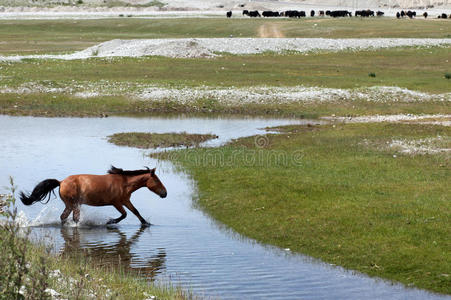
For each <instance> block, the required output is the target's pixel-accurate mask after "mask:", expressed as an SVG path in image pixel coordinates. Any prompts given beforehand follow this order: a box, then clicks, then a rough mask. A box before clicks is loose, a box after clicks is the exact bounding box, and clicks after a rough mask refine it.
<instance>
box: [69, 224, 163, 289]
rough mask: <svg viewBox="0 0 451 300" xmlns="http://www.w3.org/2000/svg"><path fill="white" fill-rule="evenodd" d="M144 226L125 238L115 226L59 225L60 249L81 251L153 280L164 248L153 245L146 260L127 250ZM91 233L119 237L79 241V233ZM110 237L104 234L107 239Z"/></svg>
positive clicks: (71, 254) (101, 262)
mask: <svg viewBox="0 0 451 300" xmlns="http://www.w3.org/2000/svg"><path fill="white" fill-rule="evenodd" d="M145 230H146V228H145V227H141V228H139V229H138V230H137V231H136V233H135V234H134V235H133V236H132V237H131V238H127V235H126V234H125V233H123V232H122V231H120V230H119V229H118V228H101V229H84V228H77V227H65V226H63V227H62V228H61V235H62V237H63V238H64V247H63V249H62V250H61V254H62V255H63V256H66V257H75V256H77V255H83V257H88V258H89V259H90V260H91V261H92V263H94V264H95V265H99V266H115V267H120V268H122V270H125V271H130V272H133V273H137V274H139V275H141V276H144V277H146V278H148V279H149V280H154V279H155V276H156V275H158V274H159V273H161V272H162V271H164V269H165V262H166V251H165V249H162V248H157V249H155V250H156V252H157V253H156V254H155V255H153V256H151V257H150V258H149V259H147V260H146V261H142V260H139V261H137V260H138V259H137V255H136V254H134V253H132V252H131V251H130V250H131V247H132V246H133V245H134V244H135V243H136V242H137V241H138V239H139V237H140V236H141V235H142V233H143V232H144V231H145ZM92 234H95V235H96V237H99V236H102V235H103V236H105V235H112V234H117V235H118V237H119V241H117V242H112V243H105V242H100V241H99V242H98V243H81V242H80V237H81V239H83V237H84V236H89V235H92ZM110 239H111V238H110V237H108V240H110ZM118 264H119V266H118Z"/></svg>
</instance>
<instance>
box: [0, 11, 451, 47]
mask: <svg viewBox="0 0 451 300" xmlns="http://www.w3.org/2000/svg"><path fill="white" fill-rule="evenodd" d="M261 26H276V27H277V28H278V30H279V32H281V33H282V34H283V35H285V36H286V37H303V38H309V37H324V38H375V37H386V38H388V37H392V38H397V37H402V38H407V37H410V38H426V37H428V38H447V37H448V38H449V37H450V32H451V24H450V22H447V20H421V19H418V20H397V19H394V18H371V19H369V18H366V19H361V18H347V19H331V18H307V19H301V20H289V19H263V18H262V19H249V18H243V19H226V18H197V19H195V18H187V19H183V18H176V19H134V18H123V19H122V18H121V19H119V18H116V19H97V20H0V40H1V41H3V43H0V54H2V55H8V54H18V53H20V54H34V53H50V52H52V53H56V52H66V51H75V50H81V49H83V48H86V47H89V46H92V45H94V44H97V43H100V42H104V41H107V40H112V39H138V38H139V39H141V38H193V37H198V38H200V37H230V36H231V35H232V36H234V37H258V36H259V28H260V27H261Z"/></svg>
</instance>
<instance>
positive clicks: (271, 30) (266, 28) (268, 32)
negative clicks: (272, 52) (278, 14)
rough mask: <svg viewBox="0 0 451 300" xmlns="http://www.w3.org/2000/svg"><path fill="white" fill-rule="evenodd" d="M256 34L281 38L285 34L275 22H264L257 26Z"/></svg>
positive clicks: (262, 36) (263, 36)
mask: <svg viewBox="0 0 451 300" xmlns="http://www.w3.org/2000/svg"><path fill="white" fill-rule="evenodd" d="M258 36H259V37H261V38H283V37H285V35H284V34H283V32H282V31H281V30H280V28H279V24H277V23H266V24H263V25H261V26H260V27H259V28H258Z"/></svg>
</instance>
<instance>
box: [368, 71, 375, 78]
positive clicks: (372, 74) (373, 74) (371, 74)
mask: <svg viewBox="0 0 451 300" xmlns="http://www.w3.org/2000/svg"><path fill="white" fill-rule="evenodd" d="M368 76H370V77H373V78H374V77H376V73H373V72H371V73H368Z"/></svg>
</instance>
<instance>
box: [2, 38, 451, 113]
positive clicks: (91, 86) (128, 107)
mask: <svg viewBox="0 0 451 300" xmlns="http://www.w3.org/2000/svg"><path fill="white" fill-rule="evenodd" d="M448 58H449V47H448V48H441V47H434V48H394V49H384V50H378V51H360V52H347V51H345V52H337V53H311V54H309V55H297V54H286V55H276V54H271V53H268V54H262V55H246V56H234V55H226V56H224V57H220V58H216V59H171V58H165V57H147V58H117V59H113V60H112V61H110V60H104V59H89V60H77V61H57V60H27V61H25V62H22V63H14V64H10V63H0V68H1V70H2V77H1V78H0V84H1V85H3V89H2V93H0V113H2V114H12V115H45V116H96V115H105V114H118V113H141V112H190V113H198V112H206V113H211V112H219V113H235V114H253V115H254V114H257V115H279V116H296V117H300V116H307V117H308V116H310V117H311V116H320V115H330V114H337V115H360V114H388V113H431V114H432V113H447V112H448V113H449V109H448V102H446V101H445V102H444V101H426V102H422V100H421V101H420V102H406V101H399V99H398V98H397V97H396V95H394V96H393V97H391V96H390V97H389V98H387V97H386V96H383V95H381V97H380V98H381V99H376V100H377V101H374V100H372V101H366V99H346V98H343V99H342V98H337V99H336V100H334V101H314V102H304V101H297V102H291V103H279V102H278V101H275V102H272V101H263V102H259V103H252V102H251V103H248V102H247V101H241V100H239V99H230V100H232V101H231V104H230V103H227V101H219V100H218V99H216V98H214V97H207V98H201V99H197V100H195V101H187V99H184V98H183V99H172V98H171V97H168V98H166V99H156V100H155V99H152V98H149V99H146V100H144V101H143V100H142V99H139V98H136V96H137V95H139V94H140V93H141V92H142V91H143V90H145V89H146V88H148V87H155V86H157V87H161V88H163V89H165V88H166V89H176V90H178V89H182V88H185V89H189V88H203V87H205V86H206V87H209V88H242V89H246V88H252V87H260V86H266V87H296V86H306V87H309V86H311V87H321V88H340V89H348V90H354V89H366V88H369V87H373V86H398V87H402V88H407V89H411V90H414V91H421V92H427V93H432V94H434V93H449V91H450V89H449V83H450V79H448V78H447V77H446V76H445V74H447V73H449V69H448V67H449V63H446V60H447V59H448ZM370 74H374V75H372V76H370ZM79 93H81V94H92V95H89V96H88V98H84V97H83V96H77V94H79ZM276 96H277V95H276ZM376 98H377V97H376ZM226 100H227V99H226ZM300 100H303V99H300Z"/></svg>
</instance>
